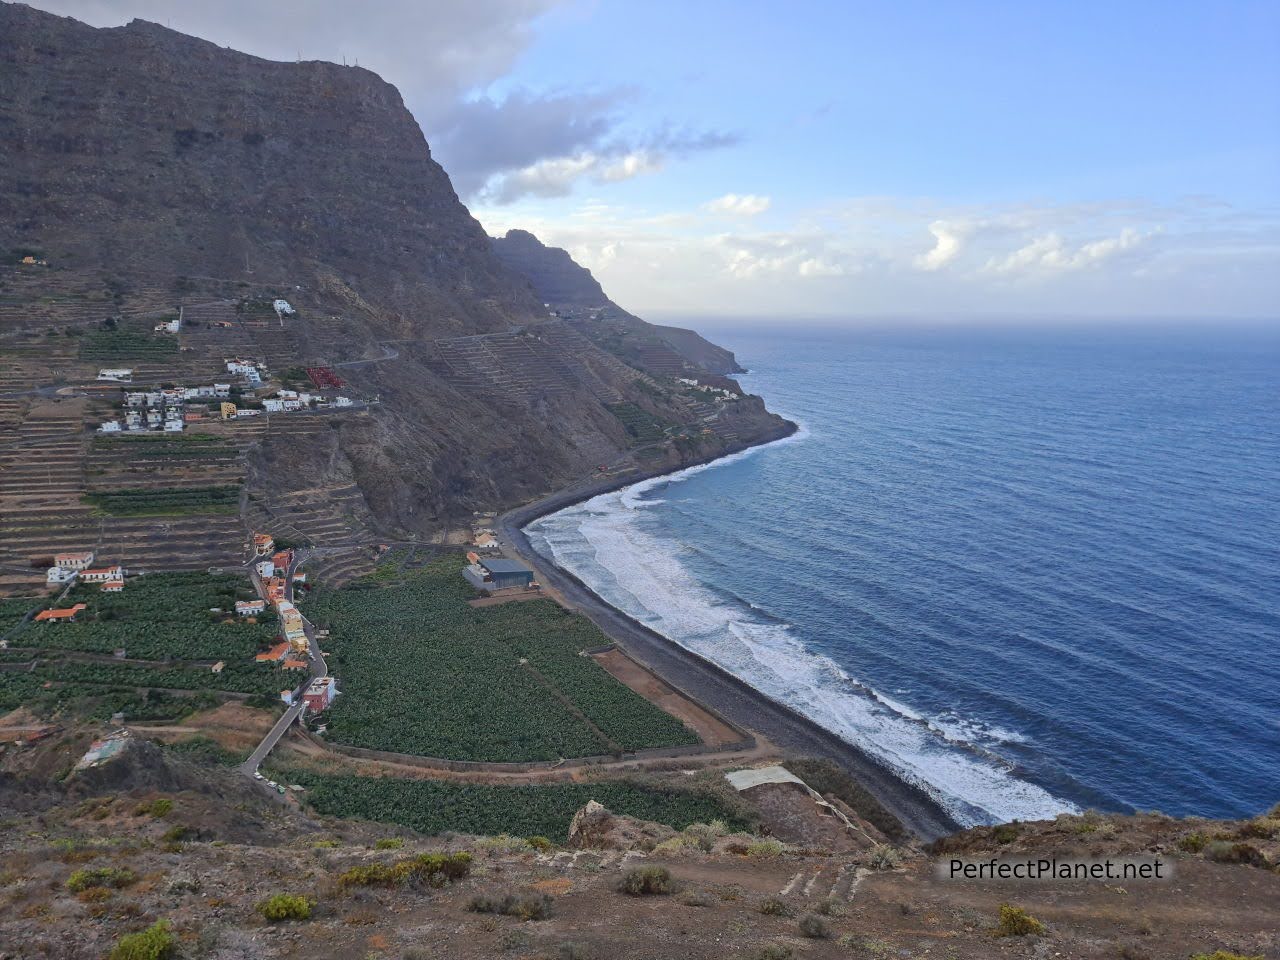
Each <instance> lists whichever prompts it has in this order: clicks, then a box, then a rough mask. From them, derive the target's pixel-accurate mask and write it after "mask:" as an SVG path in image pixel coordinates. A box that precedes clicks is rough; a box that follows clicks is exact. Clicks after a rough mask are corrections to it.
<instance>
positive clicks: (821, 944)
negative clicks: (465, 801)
mask: <svg viewBox="0 0 1280 960" xmlns="http://www.w3.org/2000/svg"><path fill="white" fill-rule="evenodd" d="M0 770H2V771H3V773H2V774H0V776H2V777H3V779H0V816H3V818H4V819H3V822H2V827H3V830H2V832H0V861H2V866H0V957H4V958H36V957H49V958H67V960H79V958H86V960H87V958H98V957H113V958H119V960H132V958H135V957H150V956H172V957H183V958H210V960H214V958H216V960H240V958H244V960H248V958H260V957H280V958H285V957H308V958H327V957H332V958H350V957H357V958H365V957H370V958H405V960H408V958H425V957H432V958H434V957H450V958H454V957H456V958H489V957H513V958H533V957H547V958H601V960H603V958H614V957H628V958H631V957H635V958H653V960H658V958H730V957H734V958H738V957H745V958H757V957H759V958H782V957H795V958H809V957H812V958H835V957H885V958H887V957H916V958H925V957H929V958H974V960H977V958H989V957H1045V958H1049V957H1062V958H1074V957H1080V958H1085V957H1088V958H1128V960H1139V958H1150V960H1161V958H1189V957H1192V956H1197V957H1200V956H1208V957H1214V958H1215V960H1226V958H1229V957H1231V956H1244V957H1276V956H1280V953H1278V952H1277V951H1280V872H1278V871H1277V863H1280V809H1278V810H1273V811H1272V812H1271V814H1270V815H1268V816H1262V817H1258V818H1256V819H1254V820H1251V821H1246V822H1232V823H1227V822H1210V821H1179V820H1174V819H1172V818H1168V817H1164V816H1162V815H1159V814H1154V813H1152V814H1142V815H1138V816H1132V817H1120V816H1102V815H1094V814H1088V815H1084V816H1079V817H1076V816H1063V817H1060V818H1058V819H1057V820H1054V821H1047V822H1042V823H1033V824H1017V825H1005V826H1002V827H995V828H989V827H988V828H978V829H974V830H970V831H966V832H963V833H960V834H956V835H954V836H952V837H948V838H945V839H944V840H942V841H939V843H937V844H935V845H933V846H932V847H930V848H928V849H922V848H921V847H919V846H918V845H915V844H910V843H907V844H898V845H894V846H890V845H887V844H883V843H879V844H875V845H872V846H868V845H866V844H862V845H859V844H850V845H844V849H837V848H838V847H840V846H841V845H839V844H832V845H829V846H826V847H823V846H821V845H818V844H817V843H810V844H809V845H807V846H806V845H802V844H793V845H787V844H783V843H780V842H779V841H778V840H777V839H776V838H773V837H768V836H761V835H747V834H731V833H728V832H727V831H726V830H725V829H724V828H722V827H721V826H720V825H718V824H708V825H695V826H691V827H689V828H687V829H686V830H684V831H683V832H680V833H676V832H675V831H673V830H671V829H670V828H668V827H663V826H660V825H657V824H648V823H642V822H638V821H632V820H629V819H628V818H624V817H615V816H613V815H612V814H610V813H609V812H608V811H604V810H591V811H585V810H584V811H582V812H580V814H579V817H578V819H577V822H575V825H574V828H573V829H572V830H571V831H570V835H569V841H568V844H567V845H565V846H555V845H551V844H549V843H547V842H545V841H542V840H540V839H532V840H528V839H517V838H509V837H508V838H481V837H469V836H452V835H446V836H439V837H430V838H429V837H423V836H418V835H415V834H413V833H412V832H410V831H407V830H403V829H400V828H396V827H392V826H387V825H381V824H370V823H361V822H353V821H337V820H324V819H321V818H317V817H314V816H312V815H311V814H309V813H308V812H307V811H306V810H305V809H299V808H298V807H297V806H296V805H293V804H289V803H286V802H282V801H281V799H280V798H279V797H278V796H277V795H275V794H272V793H269V792H268V791H267V790H266V789H265V788H263V787H261V786H260V785H257V784H253V783H250V782H249V781H247V780H245V779H243V778H241V777H239V776H238V775H237V774H235V773H233V772H231V771H229V770H227V769H225V768H217V767H205V766H199V765H195V764H191V763H188V762H187V761H185V760H179V759H177V758H175V757H174V756H173V755H172V754H170V753H168V752H166V751H163V750H161V749H160V748H158V747H155V746H153V745H151V744H149V743H143V744H139V745H138V746H137V747H136V748H135V749H131V750H129V751H126V752H125V755H124V756H122V757H121V758H120V759H118V760H115V761H112V762H110V763H107V764H104V765H102V766H100V767H97V768H95V769H91V770H85V771H80V772H69V771H68V768H67V765H66V761H65V753H58V752H56V751H54V750H53V749H51V748H50V749H45V748H40V747H25V748H21V749H18V748H9V749H8V752H7V753H6V754H5V755H3V757H2V758H0ZM760 806H761V817H762V819H761V823H762V830H763V831H765V832H768V831H770V829H771V818H773V817H775V816H776V814H775V812H773V811H774V809H775V808H774V806H773V805H772V804H771V803H769V802H765V801H762V802H761V804H760ZM777 826H778V828H779V832H785V831H784V830H783V828H784V826H785V825H783V824H778V825H777ZM814 836H815V837H820V834H815V835H814ZM819 842H820V841H819ZM996 855H1000V856H1005V857H1009V856H1032V857H1037V858H1039V857H1052V856H1057V857H1059V858H1067V857H1073V858H1105V857H1122V856H1141V855H1145V856H1150V855H1160V856H1162V857H1164V858H1166V860H1167V861H1169V862H1171V863H1172V865H1173V869H1174V877H1173V878H1172V879H1170V880H1166V881H1163V882H1150V881H1148V882H1133V883H1125V884H1120V883H1104V882H1039V883H995V882H956V881H950V880H944V879H941V878H939V877H938V876H937V875H936V872H935V867H936V864H937V862H938V860H939V859H940V858H941V859H949V858H951V857H963V858H966V859H969V860H982V859H985V858H988V857H991V856H996ZM1002 907H1004V908H1006V909H1004V910H1003V916H1002ZM1008 908H1014V909H1008ZM145 931H150V933H149V934H145V933H144V937H143V938H141V939H138V938H135V939H134V940H129V939H127V938H128V936H129V935H130V934H135V933H139V932H145ZM122 943H123V944H124V946H123V947H122V946H120V945H121V944H122ZM165 950H167V951H168V952H164V951H165ZM113 951H115V952H113ZM156 951H159V952H156ZM1218 951H1225V952H1218Z"/></svg>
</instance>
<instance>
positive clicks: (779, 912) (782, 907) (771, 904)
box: [758, 897, 791, 917]
mask: <svg viewBox="0 0 1280 960" xmlns="http://www.w3.org/2000/svg"><path fill="white" fill-rule="evenodd" d="M758 909H759V910H760V912H761V913H763V914H764V915H765V916H766V917H789V916H791V908H790V907H788V906H787V905H786V904H785V903H783V902H782V901H781V900H779V899H778V898H777V897H769V898H767V899H765V900H761V901H760V906H759V908H758Z"/></svg>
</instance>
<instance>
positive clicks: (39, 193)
mask: <svg viewBox="0 0 1280 960" xmlns="http://www.w3.org/2000/svg"><path fill="white" fill-rule="evenodd" d="M0 37H3V41H2V43H0V64H3V72H4V77H5V83H4V86H5V88H6V96H5V97H4V100H3V102H0V137H2V138H3V141H2V142H3V145H4V156H5V163H4V164H3V165H0V250H9V249H10V248H12V247H15V246H19V245H21V246H29V247H35V248H37V249H39V250H41V251H42V252H43V253H44V255H45V256H46V257H48V258H49V259H50V260H51V261H53V262H56V263H58V264H60V265H62V266H64V267H77V266H92V267H100V268H101V269H102V270H104V271H106V272H107V273H109V274H110V275H111V276H112V277H114V278H118V279H120V280H124V281H126V282H128V281H140V280H145V279H147V278H157V279H161V280H166V281H167V280H169V279H170V278H174V277H179V276H190V277H216V278H219V279H232V280H248V281H250V282H252V283H255V284H275V285H282V286H288V287H294V286H296V285H298V284H302V285H304V286H312V285H314V284H316V283H317V282H318V280H319V278H320V277H323V276H333V277H337V278H341V279H342V280H343V281H344V282H345V283H347V284H348V285H350V286H351V287H353V288H355V289H357V290H359V291H360V294H361V296H362V297H363V298H364V299H365V300H366V301H367V302H368V303H370V304H373V305H375V306H377V307H378V308H380V310H382V311H385V312H386V313H387V314H388V315H389V316H391V317H395V318H399V319H403V320H406V321H407V322H408V323H409V324H410V325H411V326H412V327H413V329H414V331H415V332H418V333H425V332H432V333H439V334H446V333H448V332H458V333H461V332H482V331H483V330H485V329H497V328H500V327H502V326H505V325H506V321H510V320H525V319H530V318H532V317H534V316H537V315H538V314H539V313H540V311H538V309H537V308H538V306H539V305H538V304H537V303H536V301H535V300H534V299H533V298H532V297H531V296H529V295H528V292H527V290H526V289H525V288H524V285H523V284H521V283H519V282H518V281H516V280H515V279H514V278H512V277H511V276H510V275H509V274H508V273H507V272H506V271H504V270H502V269H501V267H500V266H499V265H498V264H497V263H496V262H495V260H494V258H493V257H492V256H490V255H489V251H488V243H487V239H486V237H485V234H484V232H483V230H482V229H481V227H480V225H479V224H478V223H477V222H476V221H475V220H474V219H473V218H472V217H471V215H470V214H469V213H468V212H467V209H466V208H465V207H464V206H463V205H462V203H461V202H460V201H459V200H458V198H457V196H456V194H455V193H454V191H453V188H452V186H451V184H450V183H449V178H448V176H447V175H446V174H445V172H444V171H443V170H442V169H441V168H440V166H439V165H438V164H437V163H435V162H434V161H433V160H432V159H431V154H430V151H429V149H428V147H427V144H426V141H425V140H424V138H423V136H422V132H421V130H419V128H418V125H417V123H416V122H415V121H414V120H413V117H412V116H411V115H410V114H409V112H408V110H406V109H405V106H404V104H403V102H402V101H401V99H400V95H399V93H398V92H397V91H396V89H395V88H394V87H393V86H391V85H390V84H388V83H386V82H385V81H383V80H382V79H380V78H379V77H378V76H376V75H375V74H373V73H371V72H369V71H368V70H363V69H360V68H358V67H344V66H338V65H336V64H332V63H321V62H308V63H277V62H272V61H267V60H261V59H258V58H256V57H251V56H248V55H246V54H242V53H237V52H235V51H232V50H227V49H223V48H220V47H218V46H216V45H214V44H212V43H208V42H206V41H204V40H199V39H197V38H195V37H188V36H184V35H182V34H179V33H175V32H173V31H171V30H167V29H165V28H163V27H160V26H158V25H156V24H153V23H147V22H145V21H141V20H135V21H133V22H132V23H130V24H129V25H127V26H124V27H120V28H115V29H103V30H98V29H94V28H92V27H89V26H86V25H84V24H82V23H79V22H77V21H75V20H71V19H67V18H60V17H54V16H51V15H49V14H46V13H42V12H39V11H36V10H33V9H31V8H29V7H26V6H23V5H20V4H8V3H6V4H0Z"/></svg>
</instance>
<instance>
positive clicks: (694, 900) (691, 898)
mask: <svg viewBox="0 0 1280 960" xmlns="http://www.w3.org/2000/svg"><path fill="white" fill-rule="evenodd" d="M677 899H678V900H679V901H680V902H681V903H683V904H684V905H685V906H686V907H710V906H712V905H714V904H715V899H714V898H713V897H712V896H711V895H710V894H708V893H703V892H702V891H701V890H689V891H687V892H685V893H682V894H680V896H679V897H678V898H677Z"/></svg>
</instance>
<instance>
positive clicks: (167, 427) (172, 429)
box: [164, 420, 182, 433]
mask: <svg viewBox="0 0 1280 960" xmlns="http://www.w3.org/2000/svg"><path fill="white" fill-rule="evenodd" d="M164 432H165V433H181V432H182V421H181V420H166V421H165V422H164Z"/></svg>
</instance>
